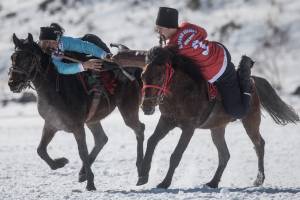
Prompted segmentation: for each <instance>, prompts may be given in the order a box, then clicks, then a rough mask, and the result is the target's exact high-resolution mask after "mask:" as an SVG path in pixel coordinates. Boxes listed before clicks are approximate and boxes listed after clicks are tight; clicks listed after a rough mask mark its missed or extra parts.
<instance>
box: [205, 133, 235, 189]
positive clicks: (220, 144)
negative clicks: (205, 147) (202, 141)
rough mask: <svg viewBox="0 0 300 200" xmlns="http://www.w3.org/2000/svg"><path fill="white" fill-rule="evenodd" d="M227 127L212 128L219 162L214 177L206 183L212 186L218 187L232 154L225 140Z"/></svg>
mask: <svg viewBox="0 0 300 200" xmlns="http://www.w3.org/2000/svg"><path fill="white" fill-rule="evenodd" d="M224 136H225V127H222V128H215V129H211V137H212V140H213V143H214V144H215V146H216V148H217V150H218V157H219V164H218V168H217V171H216V172H215V175H214V177H213V178H212V180H211V181H210V182H208V183H207V184H206V185H207V186H208V187H211V188H218V185H219V182H220V180H221V177H222V174H223V172H224V169H225V167H226V165H227V162H228V160H229V158H230V154H229V151H228V148H227V144H226V141H225V137H224Z"/></svg>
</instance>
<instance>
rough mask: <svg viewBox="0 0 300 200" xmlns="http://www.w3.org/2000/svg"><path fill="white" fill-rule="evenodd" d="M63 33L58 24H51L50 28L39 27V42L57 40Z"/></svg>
mask: <svg viewBox="0 0 300 200" xmlns="http://www.w3.org/2000/svg"><path fill="white" fill-rule="evenodd" d="M64 31H65V30H64V29H63V28H62V27H61V26H60V25H59V24H57V23H51V24H50V26H47V27H41V30H40V37H39V40H57V38H58V37H59V36H61V35H62V34H63V33H64Z"/></svg>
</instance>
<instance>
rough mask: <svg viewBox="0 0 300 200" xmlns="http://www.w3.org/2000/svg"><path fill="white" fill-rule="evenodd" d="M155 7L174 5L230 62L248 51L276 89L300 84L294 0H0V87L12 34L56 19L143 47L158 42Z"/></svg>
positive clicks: (73, 30)
mask: <svg viewBox="0 0 300 200" xmlns="http://www.w3.org/2000/svg"><path fill="white" fill-rule="evenodd" d="M159 6H170V7H174V8H177V9H178V10H179V13H180V16H179V17H180V18H179V21H189V22H191V23H195V24H198V25H200V26H202V27H204V28H205V29H206V30H207V32H208V34H209V36H208V38H209V39H210V40H216V41H219V42H222V43H223V44H224V45H225V46H227V47H228V49H229V50H230V52H231V54H232V57H233V61H234V62H235V63H236V64H238V62H239V59H240V57H241V55H243V54H247V55H249V56H251V57H252V58H253V59H254V60H255V61H256V64H255V67H254V69H253V70H254V73H256V74H263V75H264V76H265V77H266V78H268V80H270V81H271V82H272V83H273V85H274V86H275V87H276V88H277V89H283V90H284V91H287V92H293V91H295V89H296V88H297V86H298V85H300V77H299V73H298V70H299V63H300V55H299V52H300V2H299V1H297V0H263V1H261V0H235V1H233V0H183V1H177V0H126V1H117V0H26V1H23V0H9V1H6V0H1V1H0V19H1V22H0V23H1V29H0V81H1V90H5V91H6V90H7V88H6V81H7V70H8V67H9V65H10V55H11V53H12V51H13V48H14V46H13V43H12V40H11V38H12V34H13V33H16V34H17V35H18V36H19V37H21V38H23V37H27V33H29V32H30V33H32V34H33V35H34V38H35V39H36V40H37V38H38V33H39V28H40V27H41V26H47V25H49V24H50V23H51V22H58V23H60V24H61V25H62V26H63V27H64V28H65V30H66V32H65V34H66V35H70V36H74V37H76V36H78V37H80V36H82V35H84V34H86V33H94V34H96V35H98V36H99V37H100V38H102V40H104V41H105V42H106V43H107V44H109V43H111V42H119V43H123V44H125V45H127V46H129V47H130V48H133V49H146V50H147V49H149V48H151V47H152V46H154V45H157V44H158V38H157V34H156V33H155V32H154V25H155V18H156V14H157V11H158V7H159ZM3 85H4V86H3Z"/></svg>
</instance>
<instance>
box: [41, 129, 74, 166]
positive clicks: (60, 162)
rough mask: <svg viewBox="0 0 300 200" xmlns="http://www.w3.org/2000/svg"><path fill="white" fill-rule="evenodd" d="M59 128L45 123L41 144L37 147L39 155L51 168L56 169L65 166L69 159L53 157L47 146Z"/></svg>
mask: <svg viewBox="0 0 300 200" xmlns="http://www.w3.org/2000/svg"><path fill="white" fill-rule="evenodd" d="M56 132H57V130H56V129H55V128H54V127H51V126H50V125H49V124H47V123H45V124H44V127H43V134H42V138H41V141H40V144H39V146H38V148H37V153H38V155H39V156H40V157H41V158H42V159H43V160H44V161H45V162H46V163H47V164H48V165H49V166H50V168H51V169H53V170H55V169H58V168H62V167H64V166H65V165H66V164H67V163H68V162H69V161H68V159H66V158H64V157H63V158H57V159H54V160H53V159H52V158H51V157H50V156H49V154H48V152H47V146H48V144H49V143H50V142H51V140H52V139H53V137H54V135H55V133H56Z"/></svg>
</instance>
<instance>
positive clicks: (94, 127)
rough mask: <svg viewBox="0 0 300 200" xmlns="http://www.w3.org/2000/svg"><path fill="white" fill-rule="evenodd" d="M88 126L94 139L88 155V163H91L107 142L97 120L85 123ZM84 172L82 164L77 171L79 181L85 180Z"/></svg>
mask: <svg viewBox="0 0 300 200" xmlns="http://www.w3.org/2000/svg"><path fill="white" fill-rule="evenodd" d="M87 126H88V128H89V129H90V130H91V132H92V134H93V136H94V141H95V146H94V148H93V149H92V151H91V153H90V155H89V162H90V165H92V164H93V162H94V161H95V159H96V157H97V155H98V154H99V153H100V151H101V149H102V148H103V147H104V145H105V144H106V143H107V140H108V138H107V136H106V134H105V132H104V130H103V128H102V126H101V124H100V123H99V122H97V123H95V124H87ZM86 180H87V178H86V173H85V167H84V166H82V168H81V170H80V172H79V179H78V181H79V182H84V181H86Z"/></svg>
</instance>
